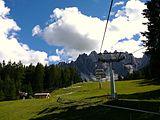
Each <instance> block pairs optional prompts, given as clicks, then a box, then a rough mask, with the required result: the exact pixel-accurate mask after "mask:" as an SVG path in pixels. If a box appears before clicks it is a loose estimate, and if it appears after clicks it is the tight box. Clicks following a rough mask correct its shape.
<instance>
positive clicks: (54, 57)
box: [49, 55, 61, 62]
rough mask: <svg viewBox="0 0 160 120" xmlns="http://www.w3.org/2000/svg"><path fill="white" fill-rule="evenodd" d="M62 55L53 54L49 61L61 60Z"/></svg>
mask: <svg viewBox="0 0 160 120" xmlns="http://www.w3.org/2000/svg"><path fill="white" fill-rule="evenodd" d="M60 60H61V59H60V56H56V55H52V56H49V61H50V62H56V61H60Z"/></svg>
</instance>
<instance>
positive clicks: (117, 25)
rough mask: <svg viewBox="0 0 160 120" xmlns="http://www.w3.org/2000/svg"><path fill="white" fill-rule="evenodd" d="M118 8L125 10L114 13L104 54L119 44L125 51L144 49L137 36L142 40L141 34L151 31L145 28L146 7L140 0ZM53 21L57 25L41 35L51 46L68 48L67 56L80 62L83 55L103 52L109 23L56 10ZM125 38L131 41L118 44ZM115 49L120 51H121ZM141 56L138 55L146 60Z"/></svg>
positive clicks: (72, 12)
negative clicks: (143, 12) (134, 37)
mask: <svg viewBox="0 0 160 120" xmlns="http://www.w3.org/2000/svg"><path fill="white" fill-rule="evenodd" d="M116 4H119V5H123V7H122V9H121V10H118V11H117V12H116V11H114V12H115V18H113V19H112V20H111V21H109V25H108V30H107V33H106V36H105V40H104V45H103V50H108V51H111V48H113V45H115V44H116V43H118V44H116V45H117V46H119V47H120V49H119V50H121V51H132V50H136V49H138V48H140V45H139V44H141V41H140V40H136V41H135V40H134V39H133V36H134V35H137V34H138V35H139V36H141V35H140V32H142V31H145V30H147V27H146V26H144V25H142V23H143V22H145V21H146V19H145V18H143V16H142V14H141V13H142V10H143V9H145V8H146V6H145V5H144V3H143V2H141V1H140V0H129V1H127V3H126V4H125V5H124V3H123V2H121V3H116ZM135 6H136V7H135ZM50 17H51V21H53V22H52V23H50V24H48V25H47V26H46V27H45V28H44V29H43V30H42V31H41V32H40V33H39V34H38V35H41V36H43V38H44V40H45V41H46V42H47V43H48V44H49V45H56V46H61V47H64V50H65V55H68V56H72V58H76V57H77V56H78V54H80V53H83V52H85V53H89V52H90V51H92V50H96V51H97V52H99V48H100V44H101V40H102V36H103V32H104V27H105V23H106V20H101V19H99V18H96V17H91V16H87V15H85V14H83V13H81V12H80V11H79V10H78V8H76V7H70V8H65V9H59V8H56V9H55V10H53V14H52V15H51V16H50ZM124 38H125V39H127V41H125V42H123V43H120V42H118V41H119V40H121V39H124ZM133 42H134V46H133V48H132V49H131V48H129V49H127V48H126V45H127V46H132V44H133ZM114 48H116V49H118V47H114ZM130 49H131V50H130ZM139 52H140V53H142V52H141V51H139ZM140 53H139V54H134V55H135V56H136V57H142V56H141V55H142V54H140Z"/></svg>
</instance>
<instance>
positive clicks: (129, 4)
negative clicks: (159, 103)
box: [0, 0, 146, 64]
mask: <svg viewBox="0 0 160 120" xmlns="http://www.w3.org/2000/svg"><path fill="white" fill-rule="evenodd" d="M144 1H145V0H114V5H113V8H112V13H111V19H110V22H109V29H108V31H107V35H106V39H105V43H104V47H103V50H108V51H112V50H115V49H116V50H118V51H128V52H133V51H134V50H136V49H139V48H140V47H141V46H139V45H140V44H141V42H140V39H144V38H143V37H142V36H141V35H140V32H141V31H144V30H146V27H144V26H141V23H142V22H145V21H146V20H144V19H143V18H142V17H143V16H142V15H141V11H142V10H143V9H144V8H145V5H144ZM109 4H110V0H85V1H82V0H65V1H64V0H4V1H3V0H0V7H1V8H3V9H1V10H2V11H1V12H0V17H1V19H2V20H3V21H4V24H6V25H5V27H4V28H5V29H4V30H3V31H1V33H0V34H3V35H4V37H2V38H1V39H3V41H0V42H1V45H2V44H4V45H6V46H5V48H7V49H8V52H7V53H6V51H4V50H2V49H0V58H1V59H0V61H2V60H3V59H4V60H6V61H8V60H12V61H16V62H17V61H18V60H21V61H22V62H23V63H24V64H29V63H33V64H36V63H37V62H41V63H43V64H46V63H57V62H60V61H70V60H75V59H76V58H77V56H78V55H79V54H82V53H84V52H85V53H88V54H89V53H90V52H91V51H92V50H96V51H97V52H99V47H100V43H101V39H102V33H103V31H104V27H105V22H106V15H107V12H108V7H109ZM135 6H136V7H137V8H135ZM7 9H8V10H10V11H7ZM3 21H0V22H1V23H0V27H1V26H2V27H3V25H4V24H3ZM8 21H9V23H10V24H11V26H12V27H11V26H7V22H8ZM136 25H137V27H136ZM2 27H1V28H2ZM125 28H126V29H125ZM11 31H13V32H11ZM5 34H7V35H8V36H7V37H5ZM9 36H12V37H9ZM7 40H8V43H7ZM9 40H10V42H9ZM11 41H12V42H13V41H14V42H13V43H14V44H15V48H13V46H12V45H13V43H12V45H11ZM117 43H118V44H117ZM9 44H10V45H9ZM115 44H116V46H115ZM4 45H3V46H4ZM16 45H17V49H16ZM130 45H133V48H131V47H129V46H130ZM0 47H1V46H0ZM128 47H129V49H128ZM1 48H2V47H1ZM18 48H19V49H18ZM111 48H112V49H111ZM20 51H23V52H20ZM142 52H143V51H140V53H137V55H135V56H136V57H142ZM12 53H14V55H13V54H12ZM21 56H22V57H21ZM25 58H27V59H25Z"/></svg>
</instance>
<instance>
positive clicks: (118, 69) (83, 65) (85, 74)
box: [59, 51, 149, 81]
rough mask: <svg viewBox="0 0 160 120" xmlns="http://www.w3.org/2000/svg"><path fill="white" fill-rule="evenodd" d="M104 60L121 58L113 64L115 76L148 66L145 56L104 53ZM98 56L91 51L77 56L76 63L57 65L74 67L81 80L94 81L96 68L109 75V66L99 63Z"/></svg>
mask: <svg viewBox="0 0 160 120" xmlns="http://www.w3.org/2000/svg"><path fill="white" fill-rule="evenodd" d="M103 54H104V56H103V57H104V59H111V58H112V59H113V57H111V56H115V54H116V55H118V57H120V56H123V57H124V59H123V60H121V61H120V62H113V63H112V69H113V70H114V73H115V74H117V75H121V76H125V75H127V74H128V73H132V72H133V71H136V70H138V69H141V68H142V67H144V66H145V65H146V64H148V61H149V59H148V58H147V56H146V55H144V56H143V58H135V57H134V56H133V55H132V54H129V53H128V52H117V51H115V52H114V53H109V52H107V51H105V52H104V53H103ZM99 58H100V55H99V54H97V53H96V51H92V52H91V53H90V54H89V55H87V54H85V53H84V54H81V55H79V56H78V58H77V59H76V61H72V62H71V63H64V62H61V63H59V65H60V66H62V67H68V66H72V67H75V68H76V69H77V70H78V71H79V73H80V74H81V78H82V80H87V81H88V80H96V77H95V71H96V69H97V68H102V69H104V71H105V73H106V75H109V64H108V63H105V64H104V63H102V62H99Z"/></svg>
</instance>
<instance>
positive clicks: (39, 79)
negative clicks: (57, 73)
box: [34, 63, 44, 92]
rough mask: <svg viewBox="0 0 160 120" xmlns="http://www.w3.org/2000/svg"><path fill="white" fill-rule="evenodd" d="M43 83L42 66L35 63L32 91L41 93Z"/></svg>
mask: <svg viewBox="0 0 160 120" xmlns="http://www.w3.org/2000/svg"><path fill="white" fill-rule="evenodd" d="M43 81H44V66H43V65H42V64H40V63H37V65H36V68H35V73H34V90H35V91H36V92H42V91H43Z"/></svg>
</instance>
